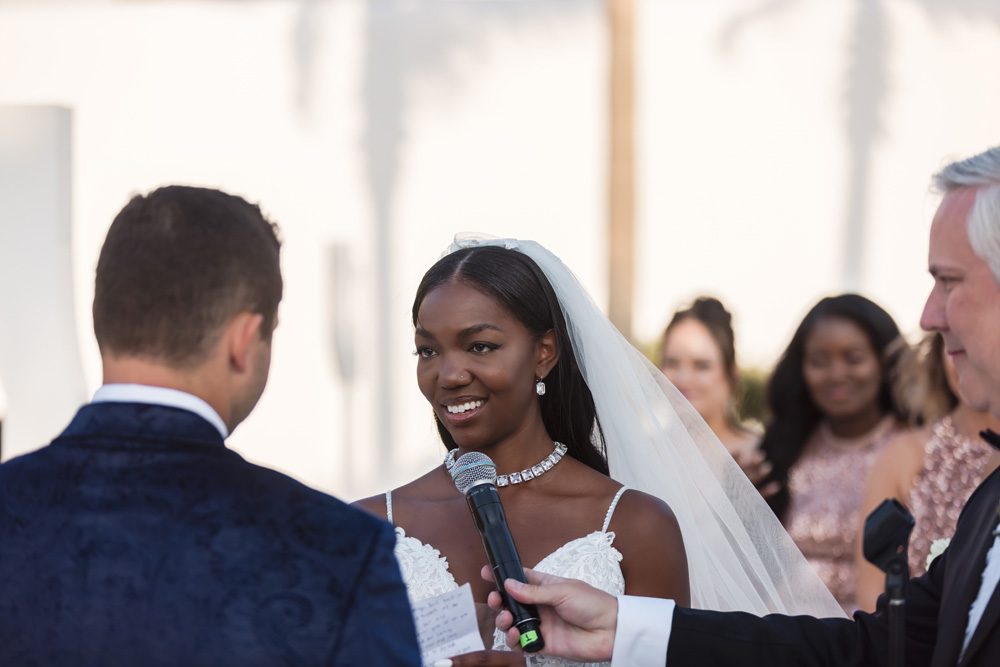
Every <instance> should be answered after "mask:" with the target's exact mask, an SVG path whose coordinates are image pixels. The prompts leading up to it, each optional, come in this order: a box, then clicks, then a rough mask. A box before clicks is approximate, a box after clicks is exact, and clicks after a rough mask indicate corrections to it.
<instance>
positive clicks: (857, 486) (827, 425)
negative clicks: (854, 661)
mask: <svg viewBox="0 0 1000 667" xmlns="http://www.w3.org/2000/svg"><path fill="white" fill-rule="evenodd" d="M904 348H905V342H903V340H902V338H901V337H900V335H899V329H898V328H897V326H896V323H895V322H894V321H893V319H892V317H890V316H889V314H888V313H886V312H885V311H884V310H883V309H882V308H880V307H879V306H878V305H876V304H875V303H873V302H871V301H869V300H868V299H866V298H864V297H862V296H858V295H856V294H844V295H840V296H834V297H827V298H825V299H822V300H821V301H820V302H819V303H817V304H816V305H815V306H814V307H813V308H812V310H810V311H809V313H808V314H807V315H806V317H805V319H804V320H803V321H802V323H801V324H800V325H799V327H798V329H797V330H796V332H795V335H794V336H793V337H792V341H791V343H789V345H788V348H787V349H786V350H785V352H784V354H783V355H782V357H781V359H780V361H779V362H778V365H777V366H776V367H775V370H774V373H773V374H772V376H771V379H770V382H769V384H768V405H769V408H770V412H771V415H772V420H771V422H770V424H769V425H768V427H767V430H766V431H765V433H764V437H763V439H762V441H761V448H762V449H763V450H764V452H765V454H766V455H767V458H768V460H769V461H770V462H771V463H772V464H773V466H774V470H773V472H772V473H771V476H770V479H772V480H773V481H777V482H778V483H779V484H780V485H781V489H780V490H779V491H778V492H777V493H776V494H775V495H773V496H772V497H771V498H769V499H768V502H769V503H770V504H771V506H772V508H773V509H774V511H775V513H776V514H777V515H778V516H779V517H780V518H781V519H782V522H783V523H784V524H785V528H786V529H787V530H788V534H789V535H791V537H792V539H793V540H795V543H796V544H797V545H798V547H799V549H801V550H802V553H803V555H805V557H806V558H807V559H808V560H809V562H810V563H811V564H812V566H813V568H814V569H815V570H816V572H817V573H818V574H819V575H820V578H821V579H823V581H824V582H825V583H826V585H827V586H828V587H829V588H830V591H831V592H832V593H833V594H834V597H836V598H837V601H838V602H840V604H841V606H842V607H843V608H844V610H845V611H847V612H848V613H850V612H852V611H853V610H854V609H855V608H856V606H855V576H856V575H855V563H854V553H855V540H856V538H857V526H858V522H859V520H860V511H861V494H862V490H863V485H864V481H865V479H866V477H867V474H868V470H869V468H870V467H871V465H872V463H873V462H874V460H875V457H876V456H877V455H878V454H879V452H880V451H881V450H882V448H883V447H884V446H885V443H886V442H887V441H888V440H889V438H890V437H891V436H892V435H894V434H895V433H896V432H897V431H899V430H900V429H902V428H904V427H905V418H906V412H905V410H903V409H902V408H901V407H900V406H899V405H898V403H897V401H896V400H895V398H894V396H893V391H892V388H893V383H892V379H893V378H894V377H895V376H896V373H897V367H898V366H899V359H900V358H901V357H902V356H903V355H902V354H901V352H902V350H903V349H904Z"/></svg>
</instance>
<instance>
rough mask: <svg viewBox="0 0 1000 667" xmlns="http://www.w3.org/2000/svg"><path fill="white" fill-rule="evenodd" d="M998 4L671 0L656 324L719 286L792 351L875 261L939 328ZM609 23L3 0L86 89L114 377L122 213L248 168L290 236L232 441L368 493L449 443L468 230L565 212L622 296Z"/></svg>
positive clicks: (642, 236)
mask: <svg viewBox="0 0 1000 667" xmlns="http://www.w3.org/2000/svg"><path fill="white" fill-rule="evenodd" d="M865 7H867V9H865V10H864V11H863V12H862V11H861V8H865ZM998 12H1000V10H994V9H992V8H991V7H986V6H985V3H975V2H971V1H969V2H963V1H962V0H924V1H923V2H918V1H917V0H884V1H883V2H875V1H874V0H867V1H862V0H857V1H856V2H848V1H846V0H845V1H843V2H837V3H833V2H828V1H825V0H799V1H798V2H794V1H788V0H773V1H768V0H765V1H764V2H752V1H750V0H672V1H670V2H667V1H666V0H645V1H642V0H640V1H639V2H638V3H637V14H638V18H639V24H638V27H637V47H636V48H637V50H636V55H637V62H638V68H639V69H638V80H637V86H638V89H637V93H638V98H637V103H638V108H637V121H638V126H639V137H638V141H639V145H638V149H639V163H638V167H639V220H638V224H639V240H638V243H637V258H638V263H637V266H636V271H637V274H636V276H637V286H638V292H637V295H636V296H637V301H636V304H637V309H636V317H635V327H634V329H635V332H636V335H637V337H639V338H642V339H647V340H648V339H651V338H654V337H656V336H657V335H658V333H659V330H660V329H661V328H662V326H663V325H664V324H665V322H666V320H667V318H668V316H669V314H670V312H671V311H672V310H673V308H674V307H675V306H677V305H679V304H680V303H681V302H683V301H686V300H688V299H690V298H691V297H692V296H694V295H696V294H698V293H701V292H710V293H713V294H716V295H718V296H720V297H721V298H723V299H724V300H725V301H726V302H727V304H728V305H730V306H731V308H732V309H733V310H734V312H735V314H736V318H737V322H736V323H737V329H738V335H739V339H740V355H741V357H742V359H743V360H744V361H745V362H748V363H753V364H759V365H765V366H767V365H770V364H771V363H772V362H773V359H774V356H775V355H776V354H777V353H778V352H779V351H780V350H781V348H782V347H783V345H784V343H785V342H786V341H787V339H788V337H789V336H790V333H791V330H792V329H793V328H794V326H795V325H796V324H797V322H798V320H799V319H800V318H801V316H802V314H803V313H804V312H805V310H806V309H807V308H808V307H809V306H810V305H811V304H812V302H814V301H815V300H816V299H817V298H818V297H820V296H822V295H825V294H829V293H834V292H839V291H842V290H843V289H845V288H847V287H849V286H852V285H853V286H856V287H859V288H860V289H862V291H864V292H865V293H867V294H869V295H871V296H872V297H874V298H875V299H876V300H878V301H880V302H881V303H883V305H885V306H886V307H887V309H888V310H889V311H890V312H891V313H893V315H895V316H896V317H897V318H898V320H899V322H900V325H901V327H902V328H903V329H904V330H906V331H914V330H915V329H916V319H917V316H918V314H919V309H920V306H921V305H922V299H923V297H924V293H925V291H926V289H927V288H928V286H929V281H928V279H927V278H926V277H925V273H926V271H925V254H926V235H927V234H926V232H927V225H928V221H929V217H930V215H931V213H932V210H933V202H929V201H928V200H927V198H926V197H925V194H924V193H925V191H926V184H927V180H928V177H929V175H930V173H931V172H932V171H933V170H934V169H935V168H936V167H937V166H939V165H940V163H941V161H942V160H943V158H944V157H945V156H947V155H952V154H966V153H969V152H973V151H976V150H979V149H981V148H985V147H987V146H989V145H993V144H996V143H998V138H1000V133H998V131H997V130H996V125H995V119H996V118H997V117H1000V116H998V113H997V112H998V111H1000V108H998V107H1000V87H997V86H992V85H984V84H983V81H987V82H989V81H995V80H996V78H997V74H998V68H1000V40H997V36H998V30H1000V22H998V19H997V14H998ZM606 39H607V34H606V25H605V9H604V4H603V2H601V0H547V1H532V0H498V1H494V2H487V1H481V2H445V1H430V0H423V1H420V0H399V1H395V2H393V1H380V2H372V3H366V2H360V1H357V0H338V1H330V2H317V1H304V2H292V1H290V0H260V1H256V2H222V1H220V2H167V1H163V2H111V1H105V2H58V1H55V0H47V1H46V2H42V3H38V2H35V3H23V2H18V3H12V2H9V1H8V2H4V1H3V0H0V105H6V106H16V105H58V106H62V107H65V108H67V109H71V110H72V114H73V124H72V150H71V166H72V188H71V195H72V199H71V201H72V205H71V213H72V260H73V267H72V276H73V282H74V289H75V296H76V300H75V320H76V323H77V330H78V331H79V332H82V333H81V334H80V337H81V340H80V347H81V349H82V358H81V364H82V367H83V373H84V377H85V384H86V386H87V389H88V390H92V389H94V388H95V387H96V386H97V385H98V384H99V382H100V368H99V359H98V356H97V351H96V345H95V344H94V342H93V340H92V336H91V335H89V333H88V332H89V331H90V329H91V323H90V314H89V308H90V301H91V298H92V290H93V284H92V283H93V270H94V266H95V263H96V258H97V253H98V251H99V248H100V243H101V240H102V238H103V235H104V233H105V231H106V229H107V226H108V224H109V223H110V221H111V219H112V218H113V216H114V215H115V213H116V212H117V211H118V210H119V209H120V208H121V207H122V206H123V205H124V203H125V202H126V201H127V199H128V198H129V196H130V194H131V193H133V192H138V191H145V190H148V189H151V188H153V187H155V186H157V185H160V184H163V183H168V182H181V183H193V184H200V185H209V186H218V187H222V188H224V189H226V190H229V191H231V192H235V193H238V194H242V195H245V196H246V197H247V198H249V199H251V200H254V201H260V202H261V203H262V204H263V207H264V209H265V210H266V211H267V212H268V213H269V214H271V215H272V217H273V218H274V219H275V220H277V221H278V222H279V223H280V224H281V226H282V229H283V232H284V237H285V246H284V251H283V269H284V273H285V277H286V298H285V300H284V302H283V304H282V309H281V313H280V317H281V326H280V328H279V330H278V334H277V336H276V339H275V350H274V365H273V370H272V376H271V382H270V384H269V386H268V389H267V391H266V393H265V395H264V397H263V400H262V402H261V404H260V406H259V407H258V409H257V410H256V411H255V413H254V414H253V415H252V416H251V417H250V418H249V419H248V420H247V422H246V423H245V424H244V425H243V426H241V427H240V428H239V429H238V430H237V432H236V433H235V434H234V436H233V437H232V439H231V443H232V445H233V446H234V447H235V448H237V449H238V450H240V451H241V452H243V453H244V454H245V455H246V456H248V457H249V458H251V459H253V460H256V461H260V462H263V463H265V464H267V465H272V466H274V467H277V468H280V469H283V470H286V471H288V472H290V473H291V474H293V475H295V476H296V477H299V478H300V479H303V480H304V481H306V482H307V483H310V484H313V485H315V486H318V487H320V488H323V489H326V490H330V491H334V492H337V493H339V494H340V495H343V496H347V497H352V498H353V497H358V496H361V495H367V494H371V493H377V492H379V491H381V490H384V489H385V488H386V487H388V486H391V485H394V484H398V483H400V482H402V481H404V480H405V479H407V478H409V477H411V476H413V475H414V474H416V472H417V471H419V470H422V469H423V468H426V467H428V466H430V465H434V463H435V462H436V460H437V457H438V456H439V454H440V445H439V444H438V443H437V442H436V436H435V435H434V433H433V429H432V425H431V420H430V418H429V409H428V408H427V407H426V404H425V403H424V401H423V399H422V398H421V397H420V396H419V393H418V392H417V389H416V385H415V381H414V378H413V359H412V356H411V352H412V338H411V334H410V324H409V318H408V312H409V307H410V300H411V298H412V294H413V291H414V289H415V287H416V284H417V282H418V281H419V278H420V275H421V274H422V273H423V271H424V270H425V269H426V268H427V267H428V266H429V265H430V264H431V263H432V262H433V261H434V260H435V259H436V258H437V256H438V255H439V253H440V252H441V250H442V249H443V248H444V247H445V246H446V245H447V243H448V242H449V240H450V238H451V236H452V235H453V234H454V233H455V232H458V231H481V232H487V233H491V234H494V235H512V236H523V237H530V238H534V239H537V240H539V241H541V242H542V243H544V244H546V245H548V246H550V247H551V248H552V249H553V250H554V251H555V252H556V253H557V254H559V255H561V256H562V257H563V258H564V259H565V260H566V262H567V263H568V264H569V265H570V266H571V267H572V268H573V269H574V270H575V271H576V272H577V273H578V275H580V277H581V279H582V280H584V282H585V283H586V284H587V285H588V286H589V287H590V288H591V290H592V291H593V293H594V296H595V298H596V299H597V300H598V302H603V301H604V299H605V296H606V286H605V280H606V269H605V266H604V252H605V246H606V233H605V229H604V224H605V210H606V193H605V190H606V185H605V175H606V173H605V167H604V165H605V156H606V127H605V125H606V121H607V118H606V106H607V101H606V99H605V95H606V88H607V87H606V77H607V63H606V54H607V44H606ZM852 174H862V175H866V176H865V177H864V178H863V179H861V181H860V182H859V184H856V185H853V186H852V180H851V175H852ZM860 186H865V187H860ZM852 201H853V202H854V203H853V204H852V203H851V202H852ZM0 224H3V225H8V224H10V222H9V221H8V220H0ZM852 229H853V230H854V233H856V234H859V235H860V236H859V238H860V241H857V242H852V247H851V249H850V250H851V251H850V252H848V251H846V250H845V248H844V243H845V239H846V238H849V236H848V234H849V233H850V230H852ZM862 242H863V243H862ZM862 247H863V248H864V252H863V253H860V254H859V253H858V252H857V249H858V248H862ZM335 256H336V257H337V258H338V259H337V260H336V261H334V259H333V257H335ZM852 257H861V258H862V261H861V262H860V263H859V264H858V265H857V266H854V267H853V268H852V265H851V263H850V261H849V260H850V259H851V258H852ZM334 274H336V275H339V276H342V277H343V279H342V280H340V281H338V283H337V285H336V289H335V288H334V285H333V281H332V280H331V275H334ZM40 298H41V297H40ZM0 312H3V311H2V309H0ZM338 351H339V352H340V357H338ZM38 353H39V350H31V349H19V350H18V354H22V355H29V354H38ZM338 358H340V359H346V358H349V359H352V360H353V365H352V366H349V367H346V368H345V367H344V366H343V365H342V364H340V363H338ZM345 372H346V375H345ZM4 386H5V390H6V393H7V395H8V403H9V405H10V406H11V408H12V407H13V404H14V401H13V399H11V398H10V396H11V395H12V394H13V393H14V391H16V388H15V387H13V386H11V383H10V382H9V381H7V378H4ZM11 418H13V417H11ZM7 444H8V443H7V442H5V446H6V445H7ZM386 461H388V462H389V463H388V464H386V465H384V466H383V463H384V462H386ZM348 464H349V465H348Z"/></svg>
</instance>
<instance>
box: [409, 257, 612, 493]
mask: <svg viewBox="0 0 1000 667" xmlns="http://www.w3.org/2000/svg"><path fill="white" fill-rule="evenodd" d="M451 281H456V282H459V283H461V284H464V285H468V286H469V287H472V288H473V289H475V290H477V291H479V292H482V293H483V294H485V295H486V296H488V297H490V298H492V299H493V300H494V301H496V302H497V304H499V305H500V306H501V307H502V308H504V309H505V310H507V311H508V312H509V313H510V314H511V315H513V316H514V317H515V318H516V319H517V321H518V322H520V323H521V324H523V325H524V326H525V328H527V329H528V331H530V332H531V335H532V337H533V338H534V339H535V340H538V339H539V338H541V337H542V336H543V335H544V334H545V333H546V332H547V331H550V330H551V331H554V332H555V335H556V343H557V345H558V347H559V361H558V362H556V365H555V366H554V367H553V368H552V370H551V371H550V372H549V375H548V376H547V377H546V378H545V384H546V388H547V391H546V393H545V396H544V397H543V398H542V399H541V410H542V421H543V423H544V424H545V428H546V430H547V431H548V433H549V435H550V436H551V437H552V438H553V439H554V440H557V441H559V442H561V443H563V444H565V445H566V446H567V447H568V448H569V454H570V455H571V456H573V458H575V459H577V460H579V461H581V462H583V463H586V464H587V465H588V466H590V467H591V468H593V469H595V470H598V471H600V472H602V473H604V474H605V475H606V474H608V463H607V461H606V454H605V445H604V435H603V433H602V432H601V425H600V422H599V421H598V419H597V409H596V408H595V407H594V397H593V396H592V395H591V393H590V388H589V387H587V383H586V381H585V380H584V379H583V375H582V374H581V373H580V368H579V366H578V365H577V362H576V356H575V354H574V352H573V345H572V343H571V342H570V338H569V332H568V331H567V330H566V322H565V320H564V318H563V314H562V309H561V308H560V307H559V301H558V300H557V299H556V295H555V293H554V292H553V291H552V286H551V285H550V284H549V281H548V279H547V278H546V277H545V274H544V273H543V272H542V270H541V269H540V268H538V265H537V264H535V262H534V261H533V260H532V259H531V258H530V257H528V256H527V255H525V254H523V253H520V252H517V251H515V250H507V249H505V248H501V247H499V246H479V247H473V248H462V249H461V250H456V251H455V252H452V253H451V254H448V255H445V256H444V257H442V258H441V259H439V260H438V261H437V262H436V263H435V264H434V266H432V267H431V268H430V269H428V270H427V273H425V274H424V277H423V279H422V280H421V281H420V286H419V287H417V294H416V297H415V298H414V300H413V313H412V316H413V326H414V327H416V326H417V313H418V312H419V310H420V306H421V304H422V303H423V302H424V298H425V297H426V296H427V294H429V293H430V292H431V290H433V289H435V288H437V287H440V286H441V285H444V284H446V283H449V282H451ZM434 420H435V421H436V422H437V428H438V433H439V434H440V435H441V440H442V441H443V442H444V444H445V446H446V447H447V448H448V449H454V448H456V447H457V446H458V445H457V444H456V443H455V439H454V438H452V437H451V433H449V432H448V429H446V428H445V427H444V425H443V424H442V423H441V421H440V420H438V419H437V415H435V416H434Z"/></svg>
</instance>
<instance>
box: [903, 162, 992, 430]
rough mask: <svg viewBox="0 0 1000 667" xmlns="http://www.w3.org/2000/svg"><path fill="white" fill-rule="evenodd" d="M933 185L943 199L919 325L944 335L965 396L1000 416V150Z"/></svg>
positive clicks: (958, 166) (958, 165) (943, 174)
mask: <svg viewBox="0 0 1000 667" xmlns="http://www.w3.org/2000/svg"><path fill="white" fill-rule="evenodd" d="M934 183H935V185H936V187H937V188H938V190H939V191H940V192H941V193H942V194H943V195H944V198H943V199H942V201H941V205H940V206H939V207H938V210H937V213H936V214H935V215H934V221H933V223H932V224H931V234H930V250H929V253H928V268H929V270H930V272H931V275H932V276H933V277H934V288H933V290H932V291H931V294H930V296H928V298H927V304H926V305H925V306H924V312H923V316H922V317H921V319H920V324H921V326H922V327H923V328H924V329H927V330H928V331H938V332H940V333H941V335H942V338H943V339H944V346H945V351H946V352H947V353H948V355H949V356H950V357H951V358H952V360H953V361H954V362H955V368H956V370H957V371H958V379H959V389H960V390H961V393H962V396H963V398H965V400H966V401H967V402H968V403H969V404H970V405H972V406H973V407H975V408H976V409H979V410H986V409H989V410H990V411H991V412H992V413H993V414H994V415H996V416H998V417H1000V345H998V344H997V343H996V340H997V337H998V335H1000V147H996V148H992V149H990V150H988V151H985V152H983V153H980V154H978V155H975V156H973V157H970V158H968V159H966V160H962V161H959V162H954V163H952V164H949V165H948V166H947V167H945V168H944V169H942V170H941V171H940V172H939V173H938V174H937V175H936V176H935V177H934Z"/></svg>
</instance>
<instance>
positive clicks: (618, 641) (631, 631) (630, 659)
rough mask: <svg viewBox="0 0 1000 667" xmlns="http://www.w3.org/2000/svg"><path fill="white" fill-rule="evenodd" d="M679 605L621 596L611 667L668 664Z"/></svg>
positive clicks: (652, 599) (657, 599)
mask: <svg viewBox="0 0 1000 667" xmlns="http://www.w3.org/2000/svg"><path fill="white" fill-rule="evenodd" d="M675 606H677V605H676V603H675V602H674V601H673V600H662V599H659V598H642V597H633V596H629V595H619V596H618V627H617V629H616V630H615V645H614V648H613V649H612V654H611V667H663V666H664V665H666V662H667V644H669V643H670V626H671V624H672V623H673V621H674V607H675Z"/></svg>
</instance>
